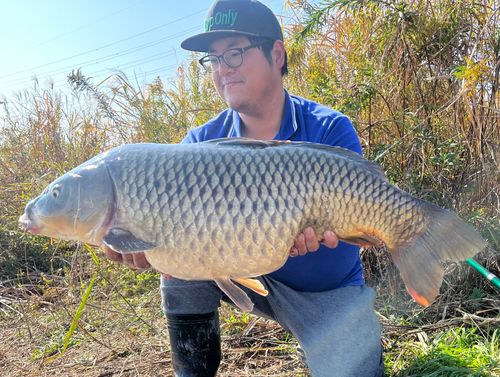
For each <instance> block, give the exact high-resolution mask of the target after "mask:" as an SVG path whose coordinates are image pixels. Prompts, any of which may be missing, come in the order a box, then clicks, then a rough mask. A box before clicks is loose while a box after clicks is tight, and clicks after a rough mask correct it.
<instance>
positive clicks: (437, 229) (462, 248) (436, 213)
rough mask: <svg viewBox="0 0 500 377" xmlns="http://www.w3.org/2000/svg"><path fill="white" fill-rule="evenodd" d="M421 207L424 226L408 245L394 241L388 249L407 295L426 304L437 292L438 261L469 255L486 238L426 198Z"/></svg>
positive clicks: (481, 246)
mask: <svg viewBox="0 0 500 377" xmlns="http://www.w3.org/2000/svg"><path fill="white" fill-rule="evenodd" d="M424 211H425V213H426V216H427V217H428V218H429V219H430V221H429V223H428V226H427V227H426V229H424V231H423V232H422V233H421V234H420V235H418V236H417V237H416V238H415V239H414V240H413V242H411V243H410V244H409V245H408V244H406V245H404V246H401V247H399V248H398V245H394V247H392V250H391V249H389V251H390V252H391V254H392V257H393V259H394V262H395V263H396V265H397V267H398V269H399V271H400V272H401V276H402V277H403V280H404V282H405V285H406V289H407V290H408V292H409V293H410V295H411V296H412V297H413V298H414V299H415V300H416V301H417V302H418V303H419V304H422V305H424V306H428V305H429V304H430V303H431V302H432V301H434V299H435V298H436V296H437V295H438V294H439V288H440V287H441V284H442V281H443V273H444V270H443V266H442V265H441V262H440V261H441V260H450V261H458V260H462V259H469V258H472V257H473V256H474V255H475V254H477V253H478V252H480V251H481V250H482V249H484V248H485V247H486V242H485V241H484V239H483V237H482V236H481V235H480V234H479V233H478V232H476V231H475V230H474V229H472V228H471V227H470V226H469V225H467V224H465V223H464V222H463V221H462V220H460V219H459V218H458V217H457V216H456V215H455V214H454V213H452V212H449V211H447V210H444V209H442V208H440V207H437V206H435V205H433V204H430V203H427V202H424Z"/></svg>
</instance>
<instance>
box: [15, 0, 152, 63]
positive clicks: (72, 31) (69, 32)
mask: <svg viewBox="0 0 500 377" xmlns="http://www.w3.org/2000/svg"><path fill="white" fill-rule="evenodd" d="M146 1H149V0H143V1H139V2H138V3H135V4H132V5H131V6H129V7H127V8H124V9H122V10H119V11H118V12H115V13H112V14H108V15H107V16H104V17H103V18H100V19H98V20H95V21H92V22H90V23H88V24H86V25H83V26H81V27H79V28H77V29H73V30H71V31H68V32H67V33H64V34H60V35H58V36H57V37H54V38H52V39H49V40H48V41H45V42H42V43H40V44H37V45H35V46H31V47H28V48H26V49H25V50H24V51H20V52H19V53H18V54H14V55H11V56H17V55H19V54H21V53H23V52H26V51H29V50H32V49H34V48H37V47H40V46H43V45H44V44H47V43H49V42H52V41H55V40H56V39H59V38H61V37H64V36H66V35H68V34H71V33H74V32H75V31H78V30H81V29H85V28H86V27H87V26H90V25H93V24H96V23H98V22H100V21H102V20H105V19H106V18H109V17H112V16H115V15H117V14H118V13H121V12H124V11H126V10H127V9H130V8H132V7H135V6H136V5H139V4H142V3H145V2H146Z"/></svg>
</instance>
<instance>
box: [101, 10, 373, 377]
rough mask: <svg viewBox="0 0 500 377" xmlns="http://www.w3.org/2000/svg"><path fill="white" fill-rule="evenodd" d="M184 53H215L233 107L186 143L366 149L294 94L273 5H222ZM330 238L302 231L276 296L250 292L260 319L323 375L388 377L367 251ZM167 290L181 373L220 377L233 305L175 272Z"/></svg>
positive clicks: (207, 285) (333, 117) (336, 118)
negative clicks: (292, 341) (222, 316)
mask: <svg viewBox="0 0 500 377" xmlns="http://www.w3.org/2000/svg"><path fill="white" fill-rule="evenodd" d="M181 47H182V48H184V49H186V50H191V51H200V52H204V53H206V54H207V55H206V56H204V57H203V58H202V59H200V63H201V64H202V65H203V67H204V68H205V69H206V70H207V71H209V72H211V73H212V78H213V82H214V84H215V87H216V88H217V91H218V93H219V94H220V95H221V96H222V98H223V99H224V100H225V101H226V103H227V104H228V106H229V109H227V110H225V111H223V112H222V113H221V114H220V115H219V116H217V117H216V118H214V119H212V120H210V121H209V122H208V123H206V124H205V125H203V126H201V127H199V128H196V129H194V130H191V131H190V132H189V133H188V135H187V136H186V138H185V139H184V140H183V142H185V143H197V142H201V141H205V140H210V139H217V138H224V137H249V138H253V139H258V140H273V139H276V140H292V141H310V142H315V143H323V144H329V145H338V146H342V147H344V148H348V149H351V150H353V151H356V152H358V153H360V154H361V153H362V151H361V146H360V143H359V140H358V137H357V135H356V132H355V130H354V128H353V127H352V124H351V123H350V121H349V120H348V119H347V117H345V116H344V115H342V114H340V113H338V112H336V111H333V110H330V109H328V108H326V107H324V106H321V105H319V104H317V103H314V102H312V101H308V100H305V99H303V98H299V97H295V96H291V95H289V94H288V93H287V92H286V91H285V90H284V88H283V79H282V77H283V75H284V74H286V73H287V68H286V53H285V47H284V44H283V34H282V31H281V27H280V24H279V22H278V20H277V19H276V17H275V16H274V14H273V13H272V11H271V10H270V9H269V8H267V7H266V6H265V5H263V4H261V3H259V2H257V1H251V0H217V1H215V3H214V4H213V5H212V7H211V8H210V10H209V11H208V14H207V20H206V22H205V32H204V33H202V34H198V35H195V36H193V37H190V38H188V39H186V40H185V41H184V42H182V44H181ZM321 239H324V241H323V243H324V244H323V245H320V243H319V241H318V238H317V237H316V235H315V233H314V230H313V229H311V228H307V229H304V231H303V232H302V233H301V234H299V235H298V237H297V239H296V240H295V244H294V247H293V248H292V250H290V255H291V256H292V257H295V258H289V259H288V261H287V262H286V264H285V265H284V266H283V267H282V268H281V269H279V270H278V271H275V272H273V273H271V274H269V275H267V276H262V277H260V278H259V280H260V281H261V282H262V284H263V285H264V287H265V288H266V289H267V290H268V291H269V295H268V296H267V297H262V296H259V295H258V294H255V293H254V292H253V291H250V290H248V289H246V288H243V289H244V290H245V291H246V293H247V294H248V296H249V297H250V299H251V300H252V301H253V302H254V304H255V308H254V310H253V313H254V314H257V315H260V316H262V317H266V318H271V319H274V320H276V321H277V322H279V323H280V324H281V325H282V326H283V327H284V328H285V329H286V330H287V331H288V332H290V333H292V334H293V335H294V336H295V337H296V338H297V340H298V341H299V344H300V346H301V347H302V349H303V352H304V354H305V358H306V362H307V364H308V366H309V368H310V370H311V373H312V374H313V375H314V376H317V377H329V376H362V377H366V376H382V375H383V363H382V357H381V355H382V349H381V342H380V324H379V322H378V320H377V317H376V315H375V313H374V310H373V308H374V300H375V293H374V291H373V290H372V289H371V288H369V287H366V286H365V285H364V281H363V277H362V272H363V271H362V268H361V261H360V257H359V247H358V246H354V245H348V244H345V243H342V242H340V243H339V242H338V239H337V237H336V236H335V235H334V234H333V232H331V231H327V232H325V234H324V235H322V236H321ZM337 244H338V247H336V246H337ZM331 248H335V249H334V250H332V249H331ZM308 251H315V252H314V253H310V252H308ZM106 252H107V255H108V257H109V258H111V259H113V260H116V261H119V262H122V263H126V264H127V265H128V266H130V267H132V268H146V267H148V266H149V263H148V262H147V261H146V260H145V258H144V255H143V254H128V255H123V256H122V255H119V254H116V253H114V252H112V251H111V250H110V249H107V250H106ZM161 289H162V297H163V306H164V310H165V313H166V316H167V322H168V327H169V334H170V340H171V347H172V359H173V366H174V371H175V373H176V375H177V376H179V377H194V376H196V377H212V376H215V374H216V372H217V369H218V367H219V363H220V357H221V347H220V328H219V316H218V307H219V306H220V301H221V299H222V300H224V301H227V302H229V303H231V301H230V299H229V298H228V297H227V296H226V295H225V294H224V293H223V292H222V291H221V290H220V289H219V288H218V286H217V285H216V284H215V282H212V281H183V280H179V279H175V278H170V276H166V277H163V278H162V285H161Z"/></svg>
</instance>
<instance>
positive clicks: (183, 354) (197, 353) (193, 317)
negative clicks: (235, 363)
mask: <svg viewBox="0 0 500 377" xmlns="http://www.w3.org/2000/svg"><path fill="white" fill-rule="evenodd" d="M167 324H168V333H169V335H170V346H171V349H172V364H173V366H174V372H175V375H176V376H177V377H214V376H215V374H216V373H217V369H219V364H220V359H221V355H222V352H221V347H220V325H219V313H218V312H217V311H215V312H213V313H208V314H177V315H172V314H167Z"/></svg>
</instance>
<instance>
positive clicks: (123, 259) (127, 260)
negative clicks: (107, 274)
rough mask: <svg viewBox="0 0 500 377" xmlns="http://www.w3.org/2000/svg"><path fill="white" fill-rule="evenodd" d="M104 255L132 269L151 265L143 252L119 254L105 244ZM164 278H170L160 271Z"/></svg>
mask: <svg viewBox="0 0 500 377" xmlns="http://www.w3.org/2000/svg"><path fill="white" fill-rule="evenodd" d="M105 249H106V257H107V258H108V259H110V260H112V261H113V262H118V263H122V264H124V265H125V266H127V267H128V268H130V269H131V270H133V271H136V270H142V269H145V268H149V267H151V265H150V264H149V262H148V260H147V259H146V256H145V255H144V253H133V254H120V253H117V252H116V251H114V250H112V249H111V248H110V247H108V246H105ZM162 275H163V277H164V278H165V279H168V280H170V279H172V276H171V275H169V274H164V273H162Z"/></svg>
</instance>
